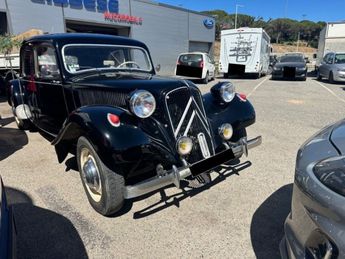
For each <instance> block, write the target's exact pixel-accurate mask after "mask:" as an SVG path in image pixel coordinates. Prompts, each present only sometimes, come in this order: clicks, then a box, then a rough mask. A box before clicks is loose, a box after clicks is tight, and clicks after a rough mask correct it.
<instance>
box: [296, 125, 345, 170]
mask: <svg viewBox="0 0 345 259" xmlns="http://www.w3.org/2000/svg"><path fill="white" fill-rule="evenodd" d="M344 154H345V120H341V121H339V122H337V123H335V124H332V125H329V126H327V127H325V128H323V129H322V130H321V131H319V132H318V133H316V134H315V135H313V136H312V137H311V138H309V139H308V140H307V141H306V142H305V143H304V144H303V145H302V146H301V147H300V149H299V151H298V154H297V161H296V170H298V171H303V170H305V169H306V168H307V166H308V165H310V164H311V163H314V162H319V161H321V160H324V159H326V158H329V157H334V156H339V155H344Z"/></svg>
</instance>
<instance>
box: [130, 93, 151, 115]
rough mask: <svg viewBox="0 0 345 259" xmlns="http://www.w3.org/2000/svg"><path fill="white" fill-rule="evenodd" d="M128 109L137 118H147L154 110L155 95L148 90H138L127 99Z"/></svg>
mask: <svg viewBox="0 0 345 259" xmlns="http://www.w3.org/2000/svg"><path fill="white" fill-rule="evenodd" d="M129 105H130V110H131V111H132V113H134V114H135V115H136V116H138V117H139V118H143V119H144V118H148V117H150V116H151V115H152V114H153V113H154V111H155V110H156V100H155V97H154V96H153V95H152V94H151V93H150V92H148V91H145V90H138V91H136V92H134V93H133V94H132V96H131V99H130V100H129Z"/></svg>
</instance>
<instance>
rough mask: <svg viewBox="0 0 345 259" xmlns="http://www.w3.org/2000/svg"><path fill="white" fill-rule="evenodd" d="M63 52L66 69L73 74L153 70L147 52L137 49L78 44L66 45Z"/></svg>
mask: <svg viewBox="0 0 345 259" xmlns="http://www.w3.org/2000/svg"><path fill="white" fill-rule="evenodd" d="M62 52H63V53H62V55H63V60H64V65H65V68H66V70H67V71H68V72H69V73H72V74H78V73H80V72H85V71H92V70H107V69H112V70H114V69H115V70H131V71H132V70H134V71H145V72H151V70H152V66H151V62H150V59H149V56H148V54H147V52H146V51H145V50H144V49H141V48H137V47H128V46H114V45H96V44H78V45H66V46H65V47H64V48H63V51H62Z"/></svg>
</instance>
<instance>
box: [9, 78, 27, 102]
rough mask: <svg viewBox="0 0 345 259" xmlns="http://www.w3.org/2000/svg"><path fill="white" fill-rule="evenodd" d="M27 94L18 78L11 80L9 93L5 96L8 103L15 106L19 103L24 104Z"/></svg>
mask: <svg viewBox="0 0 345 259" xmlns="http://www.w3.org/2000/svg"><path fill="white" fill-rule="evenodd" d="M26 99H27V94H26V91H25V89H24V87H23V86H22V84H21V82H20V79H15V80H12V81H11V85H10V89H9V94H8V97H7V101H8V104H9V105H11V106H12V102H13V105H14V107H17V106H18V105H20V104H26Z"/></svg>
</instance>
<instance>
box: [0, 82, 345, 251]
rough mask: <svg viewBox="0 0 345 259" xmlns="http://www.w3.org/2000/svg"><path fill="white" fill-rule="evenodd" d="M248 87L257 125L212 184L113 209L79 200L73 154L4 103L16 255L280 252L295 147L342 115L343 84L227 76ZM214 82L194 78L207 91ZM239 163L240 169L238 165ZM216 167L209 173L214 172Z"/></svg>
mask: <svg viewBox="0 0 345 259" xmlns="http://www.w3.org/2000/svg"><path fill="white" fill-rule="evenodd" d="M231 81H232V82H233V83H234V84H235V85H236V87H237V91H238V92H240V93H245V94H247V95H248V96H249V100H250V101H251V102H252V103H253V105H254V106H255V108H256V112H257V122H256V124H255V125H253V126H251V127H250V128H249V129H248V135H249V137H256V136H258V135H261V136H262V137H263V144H262V145H261V146H260V147H258V148H256V149H254V150H252V151H251V152H250V154H249V157H248V162H246V161H247V160H246V159H242V164H241V166H240V167H239V168H238V170H237V171H232V170H229V169H223V170H228V172H227V177H226V178H225V179H223V178H216V179H215V182H214V184H212V187H211V188H207V189H205V190H203V191H201V192H197V193H188V192H187V193H186V192H183V191H181V190H177V189H175V188H169V189H167V190H165V192H161V193H156V194H153V195H149V196H146V197H144V198H141V199H136V200H134V201H131V202H128V204H127V206H126V209H125V210H124V211H123V212H122V213H121V214H120V215H117V216H115V217H109V218H106V217H103V216H101V215H99V214H97V213H96V212H95V211H94V210H93V209H92V208H91V206H90V205H89V204H88V201H87V198H86V195H85V193H84V190H83V188H82V185H81V182H80V179H79V174H78V172H77V171H76V170H75V168H76V165H75V163H76V162H75V159H74V158H73V157H70V158H69V159H68V160H67V162H66V163H63V164H59V163H58V161H57V158H56V155H55V153H54V148H53V146H51V145H50V143H49V141H48V140H47V139H46V138H44V137H42V135H41V134H40V133H38V132H22V131H19V130H16V127H15V123H14V122H13V118H12V116H11V112H10V109H9V106H8V105H7V104H6V103H5V102H4V101H3V102H1V104H0V114H1V115H2V117H3V120H2V124H4V127H2V128H0V172H1V176H2V177H3V180H4V183H5V185H6V186H7V187H8V190H7V191H8V196H9V200H10V203H11V204H15V206H14V209H15V219H16V223H17V232H18V242H17V243H18V249H19V251H18V255H19V257H20V258H87V257H89V258H129V257H140V258H162V257H165V258H176V257H178V258H181V257H184V258H200V257H205V258H255V257H257V258H279V250H278V244H279V242H280V239H281V238H282V236H283V223H284V220H285V218H286V216H287V214H288V213H289V210H290V201H291V192H292V183H293V177H294V163H295V156H296V153H297V150H298V148H299V146H300V145H301V144H302V143H303V142H304V141H305V140H306V139H307V138H308V137H310V136H311V135H312V134H314V133H315V132H317V131H318V130H319V129H321V128H322V127H324V126H326V125H327V124H330V123H332V122H335V121H337V120H339V119H341V118H343V114H344V104H345V92H344V90H343V87H345V85H341V84H340V85H330V84H327V83H326V82H322V83H321V84H320V83H317V82H316V81H315V80H314V78H308V80H307V81H306V82H299V81H272V80H270V78H269V77H264V78H261V79H258V80H254V79H243V80H241V79H231ZM213 84H214V82H211V83H209V84H208V85H199V86H200V89H201V90H202V91H204V92H205V91H208V90H209V89H210V87H211V86H212V85H213ZM243 168H245V169H244V170H241V169H243ZM214 177H217V175H214Z"/></svg>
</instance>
